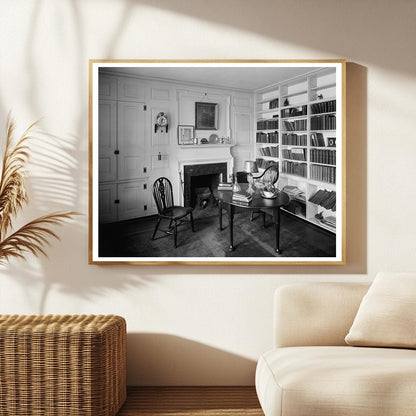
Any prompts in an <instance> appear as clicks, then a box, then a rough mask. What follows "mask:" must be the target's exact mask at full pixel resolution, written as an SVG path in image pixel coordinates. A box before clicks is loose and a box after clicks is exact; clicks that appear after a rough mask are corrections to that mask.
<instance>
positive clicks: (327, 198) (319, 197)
mask: <svg viewBox="0 0 416 416" xmlns="http://www.w3.org/2000/svg"><path fill="white" fill-rule="evenodd" d="M309 202H312V203H314V204H316V205H320V206H321V207H324V208H325V209H330V210H332V211H335V210H336V206H337V193H336V192H335V191H327V190H326V189H319V190H318V191H317V192H315V193H314V194H313V195H312V196H311V197H310V198H309Z"/></svg>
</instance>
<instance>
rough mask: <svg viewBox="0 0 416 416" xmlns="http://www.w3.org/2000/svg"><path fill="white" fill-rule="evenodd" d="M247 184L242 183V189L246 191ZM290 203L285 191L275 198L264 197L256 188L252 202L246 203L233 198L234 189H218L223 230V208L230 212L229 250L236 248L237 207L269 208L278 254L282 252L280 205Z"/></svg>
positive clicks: (219, 212)
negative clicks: (235, 219)
mask: <svg viewBox="0 0 416 416" xmlns="http://www.w3.org/2000/svg"><path fill="white" fill-rule="evenodd" d="M246 189H247V185H241V190H242V191H245V190H246ZM288 203H289V196H288V195H287V194H286V193H284V192H279V193H278V194H277V196H276V198H274V199H267V198H262V196H261V194H260V190H259V189H256V192H255V193H254V194H253V199H252V201H251V202H250V203H244V202H239V201H234V200H233V193H232V191H218V217H219V222H220V230H222V229H223V228H222V210H223V209H226V210H227V212H228V223H229V228H230V246H229V251H233V250H234V236H233V225H234V224H233V222H234V213H235V207H240V208H245V209H265V208H268V209H270V210H271V211H272V213H273V220H274V227H275V234H276V247H275V251H276V254H280V253H281V251H280V246H279V243H280V241H279V240H280V207H282V206H284V205H286V204H288Z"/></svg>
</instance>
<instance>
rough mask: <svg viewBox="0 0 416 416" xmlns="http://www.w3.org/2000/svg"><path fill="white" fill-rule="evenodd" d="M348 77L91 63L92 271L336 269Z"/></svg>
mask: <svg viewBox="0 0 416 416" xmlns="http://www.w3.org/2000/svg"><path fill="white" fill-rule="evenodd" d="M345 68H346V63H345V60H342V59H340V60H322V61H319V60H314V61H309V60H299V61H289V60H285V61H279V60H267V61H266V60H265V61H259V60H255V61H250V60H241V61H228V60H225V61H223V60H222V61H218V62H217V61H204V60H201V61H168V60H166V61H163V60H162V61H159V60H158V61H150V60H144V61H139V60H138V61H132V60H129V61H120V60H114V61H111V60H108V61H107V60H91V61H90V101H89V103H90V107H89V123H90V126H89V134H90V143H89V162H90V173H89V178H90V182H89V192H90V210H89V236H90V238H89V262H90V263H91V264H120V263H128V264H138V265H149V264H151V265H166V264H169V265H171V264H192V265H194V264H206V265H218V264H221V265H236V264H243V265H245V264H248V265H249V264H256V265H299V264H308V265H310V264H320V265H322V264H328V265H338V264H344V263H345V259H346V247H345V242H346V229H345V217H346V212H345V210H346V201H345V196H346V192H345V181H346V174H345V172H346V162H345V161H346V154H345V143H346V137H345V131H346V128H345V125H346V120H345V114H346V99H345V88H346V86H345V79H346V73H345ZM160 112H163V113H165V114H169V127H171V126H172V128H169V131H166V132H161V133H158V134H155V132H154V121H155V119H156V117H157V115H158V114H159V113H160ZM210 130H211V131H210ZM212 130H215V131H212ZM175 135H177V140H178V143H179V145H176V144H175V141H176V137H175ZM213 137H215V138H216V140H213V139H212V138H213ZM194 139H197V140H194ZM197 143H198V144H197ZM202 143H204V144H202ZM186 144H194V145H193V146H189V145H188V146H186ZM182 145H183V146H182ZM247 182H250V183H247Z"/></svg>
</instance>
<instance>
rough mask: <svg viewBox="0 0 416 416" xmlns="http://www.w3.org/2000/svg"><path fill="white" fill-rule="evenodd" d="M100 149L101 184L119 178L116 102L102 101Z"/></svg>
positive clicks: (99, 122)
mask: <svg viewBox="0 0 416 416" xmlns="http://www.w3.org/2000/svg"><path fill="white" fill-rule="evenodd" d="M98 143H99V144H98V147H99V157H98V158H99V167H98V180H99V181H100V182H106V181H114V180H116V178H117V157H116V155H115V154H114V151H115V150H116V149H117V147H116V146H117V106H116V102H115V101H110V100H100V102H99V112H98Z"/></svg>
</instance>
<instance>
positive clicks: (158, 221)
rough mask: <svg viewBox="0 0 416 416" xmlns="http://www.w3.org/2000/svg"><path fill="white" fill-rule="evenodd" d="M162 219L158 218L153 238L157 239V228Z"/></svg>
mask: <svg viewBox="0 0 416 416" xmlns="http://www.w3.org/2000/svg"><path fill="white" fill-rule="evenodd" d="M160 221H162V218H159V219H158V220H157V224H156V227H155V230H154V231H153V235H152V240H154V239H155V237H156V233H157V230H158V228H159V225H160Z"/></svg>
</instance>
